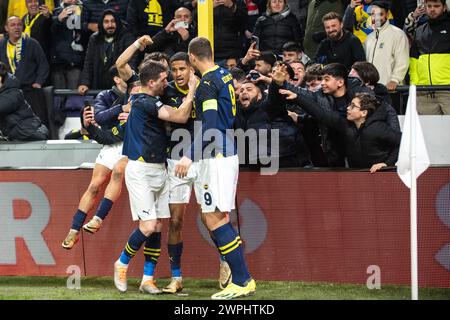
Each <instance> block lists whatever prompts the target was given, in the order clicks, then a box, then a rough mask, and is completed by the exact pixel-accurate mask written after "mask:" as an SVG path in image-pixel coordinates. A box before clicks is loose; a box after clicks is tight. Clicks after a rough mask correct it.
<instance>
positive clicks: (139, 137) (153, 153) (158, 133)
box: [122, 93, 167, 163]
mask: <svg viewBox="0 0 450 320" xmlns="http://www.w3.org/2000/svg"><path fill="white" fill-rule="evenodd" d="M162 106H163V103H162V102H161V101H160V100H159V99H158V98H156V97H152V96H150V95H148V94H145V93H138V94H135V95H133V96H131V111H130V115H129V116H128V120H127V125H126V130H125V138H124V141H123V151H122V153H123V154H124V155H126V156H128V159H130V160H140V161H145V162H149V163H163V162H165V161H166V159H167V135H166V130H165V125H164V121H163V120H161V119H159V118H158V111H159V109H161V107H162Z"/></svg>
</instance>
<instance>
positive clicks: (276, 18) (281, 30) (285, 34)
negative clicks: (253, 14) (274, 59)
mask: <svg viewBox="0 0 450 320" xmlns="http://www.w3.org/2000/svg"><path fill="white" fill-rule="evenodd" d="M301 34H302V32H301V30H300V24H299V23H298V20H297V18H296V17H295V15H294V14H293V13H289V14H288V15H287V16H286V17H283V16H281V15H280V14H274V15H270V16H268V15H267V13H265V14H264V15H262V16H261V17H259V18H258V20H256V24H255V32H254V35H255V36H257V37H259V43H260V44H259V49H260V50H261V51H272V52H274V53H275V54H281V53H282V47H283V45H284V44H285V43H286V42H289V41H294V42H296V43H301V42H302V41H303V39H301Z"/></svg>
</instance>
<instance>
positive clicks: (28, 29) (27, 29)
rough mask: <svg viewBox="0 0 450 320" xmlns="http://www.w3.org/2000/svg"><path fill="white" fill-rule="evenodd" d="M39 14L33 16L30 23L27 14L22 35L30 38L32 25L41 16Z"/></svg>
mask: <svg viewBox="0 0 450 320" xmlns="http://www.w3.org/2000/svg"><path fill="white" fill-rule="evenodd" d="M41 14H42V13H41V12H39V13H38V14H37V15H35V16H34V18H33V20H31V21H30V15H29V14H27V15H26V17H25V30H24V31H23V33H25V34H26V35H27V36H29V37H31V28H33V25H34V23H35V22H36V20H37V19H38V18H39V17H40V16H41Z"/></svg>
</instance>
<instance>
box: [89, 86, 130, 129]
mask: <svg viewBox="0 0 450 320" xmlns="http://www.w3.org/2000/svg"><path fill="white" fill-rule="evenodd" d="M123 104H125V94H123V93H122V92H120V91H119V90H118V89H117V87H115V86H114V87H113V88H112V89H109V90H103V91H101V92H100V93H99V94H98V95H97V96H96V97H95V100H94V112H95V116H94V117H95V121H96V122H97V123H98V124H99V125H100V126H102V128H103V129H111V128H112V127H114V126H117V125H118V123H119V120H117V117H118V116H119V114H120V113H121V112H122V105H123Z"/></svg>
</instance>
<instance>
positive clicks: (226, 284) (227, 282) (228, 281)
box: [220, 273, 231, 288]
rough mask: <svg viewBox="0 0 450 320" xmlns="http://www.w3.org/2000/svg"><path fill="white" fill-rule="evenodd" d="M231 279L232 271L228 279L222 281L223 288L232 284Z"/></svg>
mask: <svg viewBox="0 0 450 320" xmlns="http://www.w3.org/2000/svg"><path fill="white" fill-rule="evenodd" d="M230 280H231V273H230V275H229V276H228V278H227V280H226V281H224V282H221V283H220V285H221V286H222V288H226V287H227V286H228V285H229V284H230Z"/></svg>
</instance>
